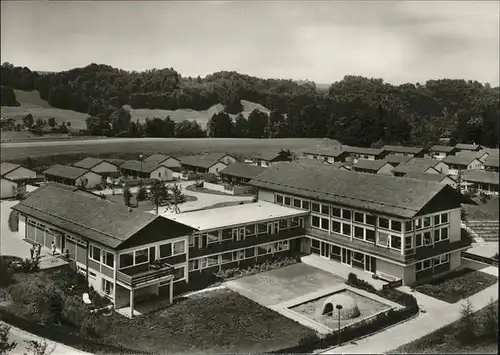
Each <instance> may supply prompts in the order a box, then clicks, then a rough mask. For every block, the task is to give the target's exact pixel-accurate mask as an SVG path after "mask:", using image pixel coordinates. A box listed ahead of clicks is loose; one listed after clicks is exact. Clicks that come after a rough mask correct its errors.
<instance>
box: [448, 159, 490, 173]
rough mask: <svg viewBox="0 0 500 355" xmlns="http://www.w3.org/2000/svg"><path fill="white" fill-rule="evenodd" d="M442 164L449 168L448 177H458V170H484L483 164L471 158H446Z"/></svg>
mask: <svg viewBox="0 0 500 355" xmlns="http://www.w3.org/2000/svg"><path fill="white" fill-rule="evenodd" d="M443 162H444V163H446V164H447V165H448V166H449V172H448V174H449V175H458V171H459V170H484V164H483V163H481V162H480V161H479V159H477V158H473V157H464V156H448V157H446V158H444V159H443Z"/></svg>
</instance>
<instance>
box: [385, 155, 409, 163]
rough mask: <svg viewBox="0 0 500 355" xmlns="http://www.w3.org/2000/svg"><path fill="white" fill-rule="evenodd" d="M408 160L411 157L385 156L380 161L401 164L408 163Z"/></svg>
mask: <svg viewBox="0 0 500 355" xmlns="http://www.w3.org/2000/svg"><path fill="white" fill-rule="evenodd" d="M410 159H411V157H409V156H407V155H396V154H387V155H386V156H385V157H384V159H382V160H385V161H386V162H388V163H393V164H401V163H406V162H408V161H409V160H410Z"/></svg>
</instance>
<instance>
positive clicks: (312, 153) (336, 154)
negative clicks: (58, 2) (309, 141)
mask: <svg viewBox="0 0 500 355" xmlns="http://www.w3.org/2000/svg"><path fill="white" fill-rule="evenodd" d="M302 155H303V156H304V157H305V158H307V159H317V160H323V161H327V162H329V163H334V162H344V161H345V159H346V157H347V156H348V155H349V153H347V152H346V151H345V150H344V148H343V147H342V146H341V145H335V146H331V147H311V148H307V149H305V150H303V151H302Z"/></svg>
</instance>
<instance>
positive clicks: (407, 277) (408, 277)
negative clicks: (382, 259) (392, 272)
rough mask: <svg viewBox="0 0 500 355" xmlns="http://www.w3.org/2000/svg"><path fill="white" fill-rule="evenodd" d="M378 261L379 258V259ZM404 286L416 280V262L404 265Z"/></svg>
mask: <svg viewBox="0 0 500 355" xmlns="http://www.w3.org/2000/svg"><path fill="white" fill-rule="evenodd" d="M377 263H378V260H377ZM403 275H404V277H403V286H407V285H411V284H413V283H414V282H415V280H416V275H415V264H413V265H408V266H406V267H404V269H403Z"/></svg>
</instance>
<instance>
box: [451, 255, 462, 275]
mask: <svg viewBox="0 0 500 355" xmlns="http://www.w3.org/2000/svg"><path fill="white" fill-rule="evenodd" d="M461 265H462V254H461V252H460V251H455V252H453V253H450V270H454V269H456V268H458V267H460V266H461Z"/></svg>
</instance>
